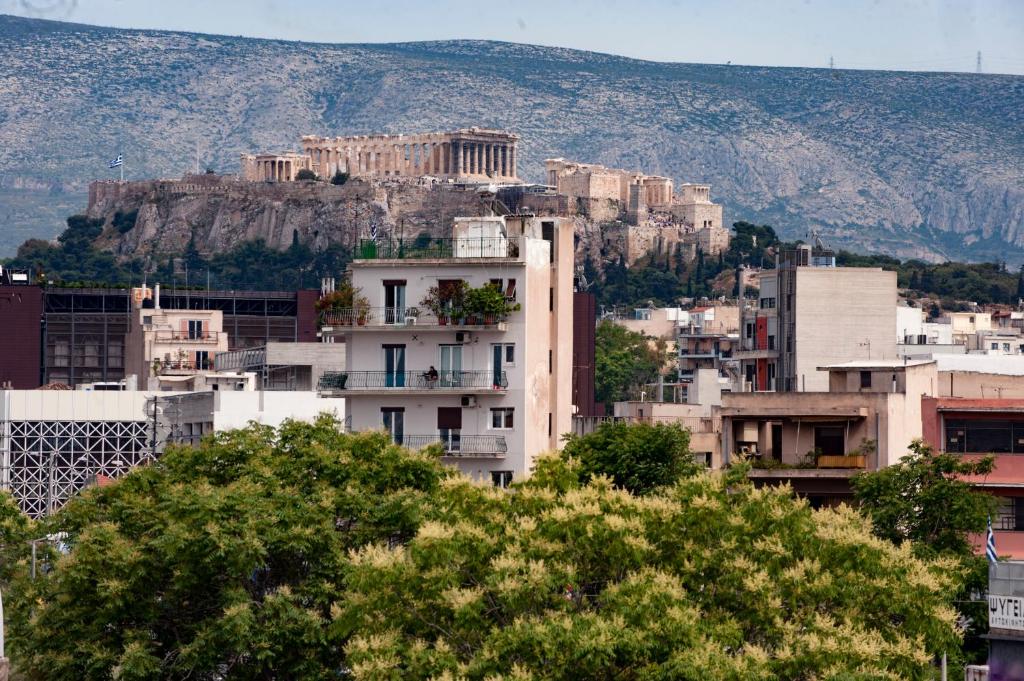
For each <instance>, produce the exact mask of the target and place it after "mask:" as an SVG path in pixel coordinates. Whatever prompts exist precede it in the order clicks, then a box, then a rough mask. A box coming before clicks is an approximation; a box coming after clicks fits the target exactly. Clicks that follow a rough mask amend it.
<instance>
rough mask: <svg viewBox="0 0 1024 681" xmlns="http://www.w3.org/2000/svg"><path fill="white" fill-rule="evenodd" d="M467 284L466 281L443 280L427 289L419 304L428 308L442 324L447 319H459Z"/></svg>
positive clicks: (446, 321) (463, 305)
mask: <svg viewBox="0 0 1024 681" xmlns="http://www.w3.org/2000/svg"><path fill="white" fill-rule="evenodd" d="M467 288H468V286H467V285H466V282H464V281H462V280H459V281H457V282H444V283H441V284H438V285H437V286H431V287H430V288H429V289H427V295H425V296H424V297H423V300H421V301H420V305H422V306H423V307H425V308H427V309H428V310H430V311H431V312H432V313H433V315H434V316H435V317H437V323H438V324H440V325H441V326H444V325H446V324H447V323H448V320H449V319H451V320H453V323H457V321H456V320H461V318H462V315H463V310H464V309H465V296H466V290H467Z"/></svg>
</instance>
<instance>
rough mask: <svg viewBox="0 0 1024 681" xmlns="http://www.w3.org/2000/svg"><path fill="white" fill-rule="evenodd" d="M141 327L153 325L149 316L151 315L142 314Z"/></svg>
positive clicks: (151, 317) (151, 316)
mask: <svg viewBox="0 0 1024 681" xmlns="http://www.w3.org/2000/svg"><path fill="white" fill-rule="evenodd" d="M142 325H143V326H152V325H153V315H151V314H144V315H142Z"/></svg>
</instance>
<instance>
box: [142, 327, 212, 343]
mask: <svg viewBox="0 0 1024 681" xmlns="http://www.w3.org/2000/svg"><path fill="white" fill-rule="evenodd" d="M219 337H220V331H205V332H203V333H200V334H190V333H189V332H188V331H160V330H158V331H157V332H156V340H157V342H159V343H190V344H198V345H201V344H206V343H212V344H214V345H216V343H217V340H218V338H219Z"/></svg>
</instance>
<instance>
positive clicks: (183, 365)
mask: <svg viewBox="0 0 1024 681" xmlns="http://www.w3.org/2000/svg"><path fill="white" fill-rule="evenodd" d="M153 370H154V373H155V374H157V375H172V376H173V375H181V374H194V373H196V372H197V371H213V360H212V359H207V360H206V361H205V362H194V361H192V360H188V359H171V360H166V359H165V360H160V359H158V360H154V361H153Z"/></svg>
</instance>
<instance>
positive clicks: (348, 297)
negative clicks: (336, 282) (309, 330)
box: [316, 281, 370, 326]
mask: <svg viewBox="0 0 1024 681" xmlns="http://www.w3.org/2000/svg"><path fill="white" fill-rule="evenodd" d="M361 290H362V289H358V288H355V287H353V286H352V283H351V282H349V281H343V282H342V283H341V286H339V287H338V289H337V290H335V291H331V292H330V293H328V294H326V295H324V296H321V298H320V299H319V300H318V301H316V311H317V312H318V313H319V317H320V325H321V326H324V325H325V323H326V322H328V321H330V323H332V324H341V325H344V326H350V325H351V324H352V322H353V321H354V320H358V318H359V314H360V312H362V313H363V321H362V323H363V324H365V323H366V317H368V316H369V311H370V303H369V301H368V300H367V299H366V298H365V297H364V296H362V295H360V291H361ZM331 316H333V317H334V319H333V320H332V319H330V317H331Z"/></svg>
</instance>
